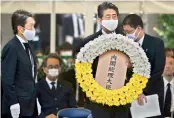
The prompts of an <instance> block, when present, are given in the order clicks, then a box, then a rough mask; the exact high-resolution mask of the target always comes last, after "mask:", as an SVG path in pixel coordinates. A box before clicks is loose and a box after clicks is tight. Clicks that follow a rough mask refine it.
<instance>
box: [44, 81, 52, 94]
mask: <svg viewBox="0 0 174 118" xmlns="http://www.w3.org/2000/svg"><path fill="white" fill-rule="evenodd" d="M43 88H44V89H45V90H46V91H47V92H48V94H50V95H51V96H53V97H54V93H53V92H52V91H51V89H50V87H49V85H48V83H47V81H46V79H45V80H44V82H43Z"/></svg>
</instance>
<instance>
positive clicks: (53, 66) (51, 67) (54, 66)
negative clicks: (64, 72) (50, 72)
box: [47, 65, 60, 69]
mask: <svg viewBox="0 0 174 118" xmlns="http://www.w3.org/2000/svg"><path fill="white" fill-rule="evenodd" d="M47 68H48V69H53V68H56V69H59V68H60V66H59V65H49V66H47Z"/></svg>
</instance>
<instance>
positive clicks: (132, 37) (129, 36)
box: [126, 29, 141, 41]
mask: <svg viewBox="0 0 174 118" xmlns="http://www.w3.org/2000/svg"><path fill="white" fill-rule="evenodd" d="M136 31H137V29H136V30H135V31H134V33H132V34H126V36H127V37H128V38H131V39H133V40H134V41H136V40H137V38H138V36H139V34H140V32H141V31H140V32H139V33H138V35H137V36H136V35H135V32H136Z"/></svg>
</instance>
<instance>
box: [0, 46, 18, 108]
mask: <svg viewBox="0 0 174 118" xmlns="http://www.w3.org/2000/svg"><path fill="white" fill-rule="evenodd" d="M1 63H2V65H1V70H2V88H3V94H4V96H5V98H6V99H7V101H8V106H11V105H13V104H16V103H18V98H17V94H16V88H15V84H14V81H15V74H16V65H17V51H16V49H14V48H13V46H12V45H10V44H7V45H6V46H5V47H4V49H3V51H2V57H1Z"/></svg>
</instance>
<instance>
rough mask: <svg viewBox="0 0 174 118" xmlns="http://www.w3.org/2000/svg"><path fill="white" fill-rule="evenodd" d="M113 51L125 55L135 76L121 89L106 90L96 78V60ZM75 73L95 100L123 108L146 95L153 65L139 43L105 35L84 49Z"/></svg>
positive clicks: (77, 62) (77, 61)
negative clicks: (141, 95) (94, 72)
mask: <svg viewBox="0 0 174 118" xmlns="http://www.w3.org/2000/svg"><path fill="white" fill-rule="evenodd" d="M109 50H118V51H121V52H123V53H125V54H126V55H128V56H129V58H130V61H131V63H132V66H133V72H134V74H133V75H132V77H131V78H130V81H129V82H128V83H127V84H126V85H125V86H123V87H122V88H120V89H114V90H109V89H105V88H103V87H102V86H100V85H99V84H98V83H97V82H96V81H95V80H94V78H93V75H92V63H93V61H94V59H95V58H96V57H97V56H100V55H101V54H103V53H105V52H107V51H109ZM75 71H76V78H77V82H78V83H79V84H80V87H81V88H82V90H83V91H84V92H85V93H86V95H87V97H89V98H90V99H91V100H92V101H95V102H96V103H101V104H103V105H104V104H105V105H108V106H120V105H126V104H129V103H132V102H133V101H134V100H135V99H137V98H138V95H139V94H141V93H142V92H143V89H144V88H145V87H146V83H147V82H148V78H150V63H149V61H148V58H147V56H146V54H145V52H144V50H143V49H142V48H141V47H140V46H139V45H138V43H136V42H134V41H133V40H132V39H129V38H128V37H126V36H123V35H121V34H115V33H112V34H106V35H101V36H99V37H98V38H95V39H94V40H92V41H90V42H88V43H87V44H86V45H85V46H84V47H82V48H81V49H80V52H79V53H78V54H77V59H76V62H75Z"/></svg>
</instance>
